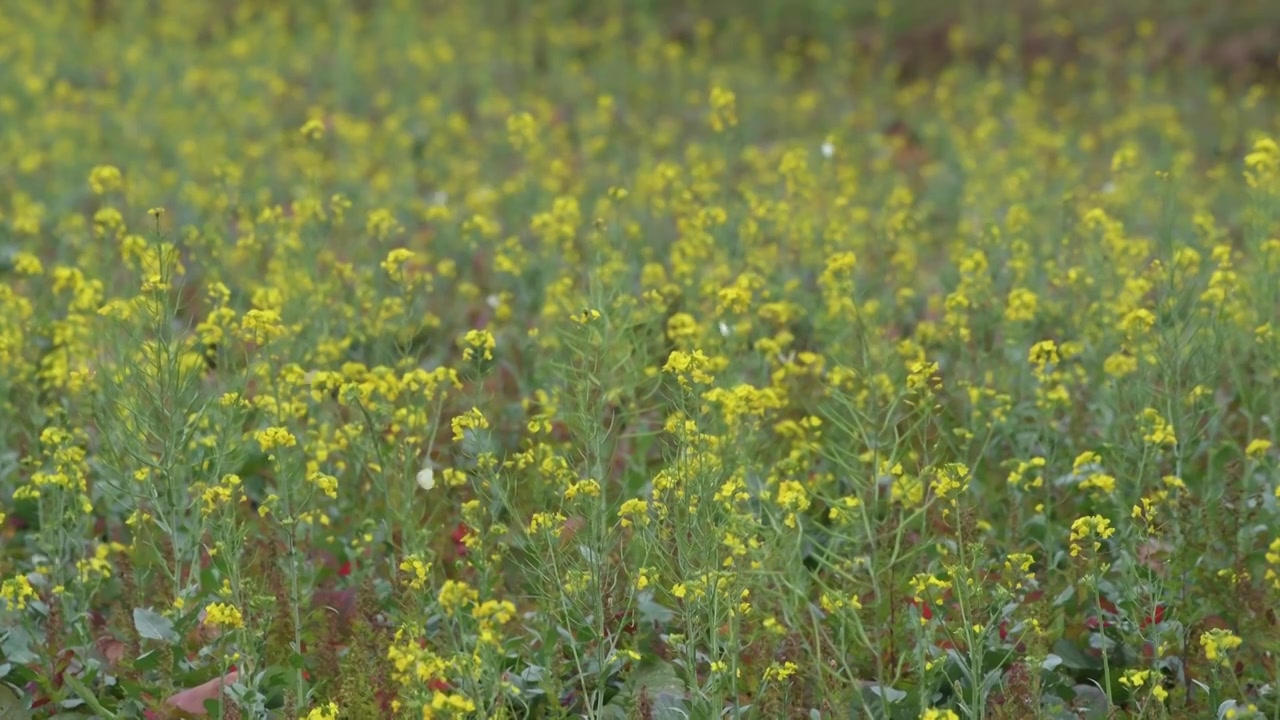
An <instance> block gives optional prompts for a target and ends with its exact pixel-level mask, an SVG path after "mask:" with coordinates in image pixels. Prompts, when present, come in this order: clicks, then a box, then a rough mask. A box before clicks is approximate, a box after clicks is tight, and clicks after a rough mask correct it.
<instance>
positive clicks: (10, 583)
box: [0, 575, 36, 610]
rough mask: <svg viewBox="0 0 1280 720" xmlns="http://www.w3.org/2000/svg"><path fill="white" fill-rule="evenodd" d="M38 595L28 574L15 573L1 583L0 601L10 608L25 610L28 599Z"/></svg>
mask: <svg viewBox="0 0 1280 720" xmlns="http://www.w3.org/2000/svg"><path fill="white" fill-rule="evenodd" d="M35 597H36V591H35V588H33V587H31V581H29V580H27V576H26V575H15V576H13V577H11V578H6V579H5V581H4V582H3V583H0V601H3V602H4V605H5V607H7V608H8V609H10V610H25V609H26V607H27V601H29V600H33V599H35Z"/></svg>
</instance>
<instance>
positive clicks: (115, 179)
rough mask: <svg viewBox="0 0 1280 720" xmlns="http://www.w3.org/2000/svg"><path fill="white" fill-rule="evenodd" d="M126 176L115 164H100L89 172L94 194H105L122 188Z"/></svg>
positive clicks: (90, 187)
mask: <svg viewBox="0 0 1280 720" xmlns="http://www.w3.org/2000/svg"><path fill="white" fill-rule="evenodd" d="M123 184H124V177H123V176H122V175H121V174H120V168H117V167H116V166H114V165H99V166H97V167H95V168H94V169H93V170H91V171H90V172H89V189H90V190H92V191H93V194H94V195H104V194H106V193H109V192H111V191H112V190H118V189H120V187H121V185H123Z"/></svg>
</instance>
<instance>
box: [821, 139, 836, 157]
mask: <svg viewBox="0 0 1280 720" xmlns="http://www.w3.org/2000/svg"><path fill="white" fill-rule="evenodd" d="M835 154H836V146H835V144H834V143H832V142H831V141H830V140H827V141H826V142H824V143H822V157H824V158H829V157H831V156H832V155H835Z"/></svg>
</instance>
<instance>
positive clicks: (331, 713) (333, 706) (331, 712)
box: [299, 702, 338, 720]
mask: <svg viewBox="0 0 1280 720" xmlns="http://www.w3.org/2000/svg"><path fill="white" fill-rule="evenodd" d="M299 720H338V704H337V703H335V702H327V703H325V704H324V705H318V706H316V707H313V708H311V710H310V712H308V713H307V714H306V715H304V716H302V717H301V718H299Z"/></svg>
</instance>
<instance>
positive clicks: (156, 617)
mask: <svg viewBox="0 0 1280 720" xmlns="http://www.w3.org/2000/svg"><path fill="white" fill-rule="evenodd" d="M133 627H134V628H135V629H136V630H137V631H138V635H140V636H142V637H144V638H147V639H148V640H159V641H161V642H166V643H174V642H177V641H178V633H176V632H174V630H173V621H172V620H170V619H169V618H167V617H165V616H163V615H161V614H160V613H158V612H156V611H155V610H152V609H150V608H134V609H133Z"/></svg>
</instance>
